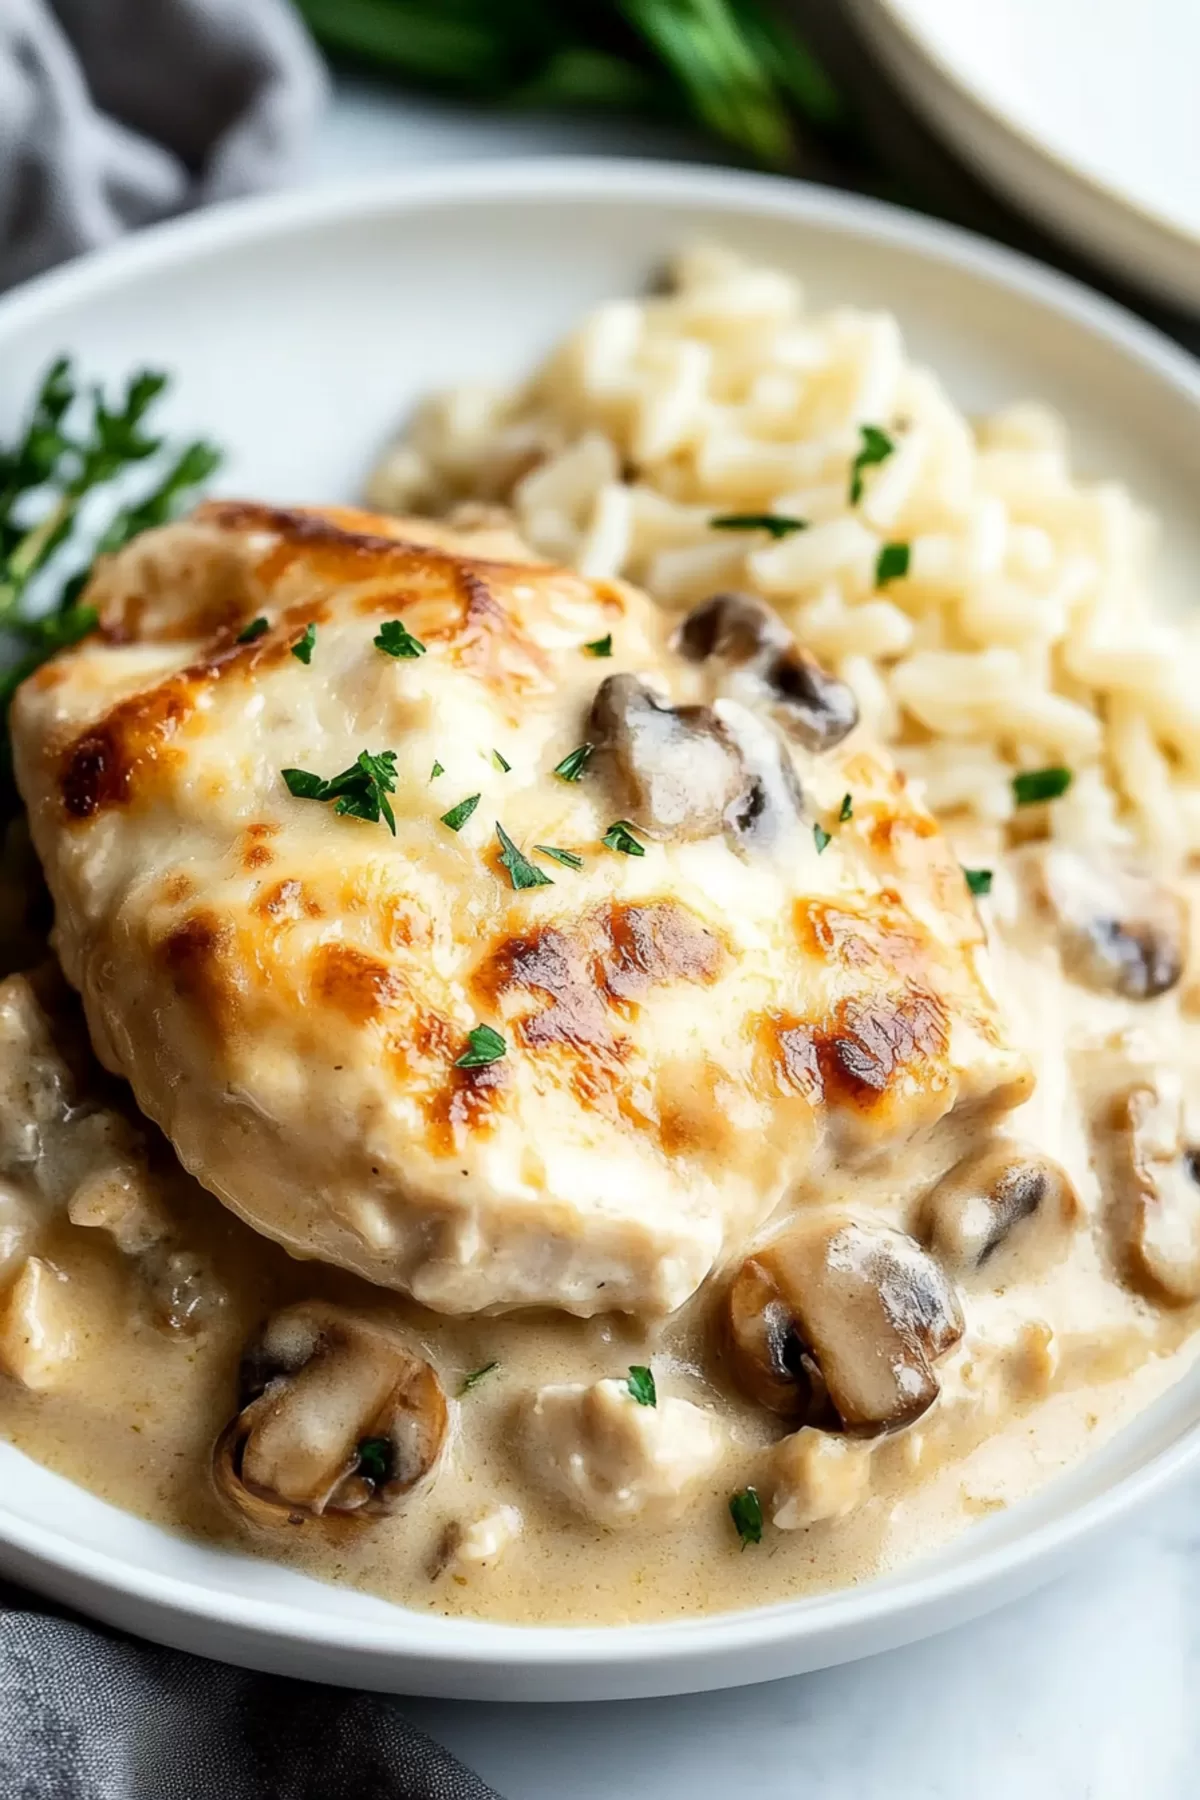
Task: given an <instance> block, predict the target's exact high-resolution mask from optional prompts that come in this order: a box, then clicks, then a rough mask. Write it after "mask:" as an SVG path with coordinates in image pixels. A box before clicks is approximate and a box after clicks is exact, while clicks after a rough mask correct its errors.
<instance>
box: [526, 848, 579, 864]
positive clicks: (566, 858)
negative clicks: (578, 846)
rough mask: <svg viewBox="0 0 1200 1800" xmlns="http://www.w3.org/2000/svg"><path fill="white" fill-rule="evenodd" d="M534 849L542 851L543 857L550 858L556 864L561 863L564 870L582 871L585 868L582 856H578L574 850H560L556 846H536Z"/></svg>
mask: <svg viewBox="0 0 1200 1800" xmlns="http://www.w3.org/2000/svg"><path fill="white" fill-rule="evenodd" d="M533 847H534V849H535V850H540V851H541V853H542V855H543V856H549V857H551V858H552V859H553V860H554V861H555V862H556V863H561V864H562V865H563V868H564V869H582V867H583V858H582V856H576V854H575V852H574V851H573V850H560V849H558V847H557V846H556V845H555V844H535V845H534V846H533Z"/></svg>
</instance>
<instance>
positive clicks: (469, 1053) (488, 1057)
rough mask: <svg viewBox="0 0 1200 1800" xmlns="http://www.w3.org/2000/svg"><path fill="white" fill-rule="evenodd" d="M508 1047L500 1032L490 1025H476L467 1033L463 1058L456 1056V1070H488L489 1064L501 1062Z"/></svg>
mask: <svg viewBox="0 0 1200 1800" xmlns="http://www.w3.org/2000/svg"><path fill="white" fill-rule="evenodd" d="M507 1050H508V1045H507V1044H506V1043H505V1041H504V1039H503V1038H502V1037H501V1036H500V1033H499V1032H498V1031H493V1030H492V1028H491V1026H490V1025H476V1026H475V1028H474V1030H473V1031H468V1033H467V1048H466V1049H465V1050H464V1051H463V1053H462V1055H461V1056H456V1057H455V1059H454V1066H455V1068H456V1069H486V1068H487V1066H488V1064H489V1063H494V1062H499V1061H500V1058H501V1057H502V1056H503V1055H505V1053H506V1052H507Z"/></svg>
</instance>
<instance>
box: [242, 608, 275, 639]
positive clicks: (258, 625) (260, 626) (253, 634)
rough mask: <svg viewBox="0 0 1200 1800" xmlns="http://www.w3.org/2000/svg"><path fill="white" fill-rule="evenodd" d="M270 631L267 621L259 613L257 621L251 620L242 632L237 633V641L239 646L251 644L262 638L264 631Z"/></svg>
mask: <svg viewBox="0 0 1200 1800" xmlns="http://www.w3.org/2000/svg"><path fill="white" fill-rule="evenodd" d="M270 629H271V627H270V625H269V624H268V622H267V620H266V619H264V618H263V616H262V614H261V613H260V614H259V615H258V618H257V619H251V621H250V623H249V624H248V625H247V626H246V627H245V628H244V630H242V631H239V632H238V634H237V641H238V643H239V644H252V643H253V642H254V640H255V639H256V638H260V637H261V636H262V634H263V632H264V631H270Z"/></svg>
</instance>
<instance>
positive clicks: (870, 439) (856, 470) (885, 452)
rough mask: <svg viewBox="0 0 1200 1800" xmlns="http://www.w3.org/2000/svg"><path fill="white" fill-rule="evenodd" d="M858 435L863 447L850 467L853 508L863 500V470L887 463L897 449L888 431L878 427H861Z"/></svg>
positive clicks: (851, 502)
mask: <svg viewBox="0 0 1200 1800" xmlns="http://www.w3.org/2000/svg"><path fill="white" fill-rule="evenodd" d="M858 435H859V438H860V439H861V444H862V447H861V449H860V450H859V452H858V455H857V456H856V457H855V459H854V461H853V462H852V463H851V465H850V504H851V506H857V505H858V502H859V501H860V500H861V499H862V491H863V479H862V478H863V470H864V469H871V468H874V466H875V464H876V463H883V462H886V461H887V459H888V457H889V456H890V455H891V454H892V451H893V450H894V449H895V448H896V445H895V442H894V441H893V439H892V438H890V437H889V436H888V434H887V432H886V431H880V429H879V427H878V425H860V426H859V428H858Z"/></svg>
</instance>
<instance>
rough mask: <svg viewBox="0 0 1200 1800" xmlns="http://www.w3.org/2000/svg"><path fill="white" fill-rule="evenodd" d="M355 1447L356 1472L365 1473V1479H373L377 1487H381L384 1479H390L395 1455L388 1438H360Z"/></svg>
mask: <svg viewBox="0 0 1200 1800" xmlns="http://www.w3.org/2000/svg"><path fill="white" fill-rule="evenodd" d="M356 1449H357V1455H358V1470H357V1473H358V1474H360V1475H365V1476H366V1478H367V1480H368V1481H373V1482H374V1483H375V1484H376V1486H377V1487H382V1486H383V1484H384V1483H385V1482H386V1481H390V1480H391V1477H392V1468H393V1465H394V1462H395V1456H394V1454H393V1451H392V1440H391V1439H390V1438H385V1437H366V1438H362V1439H361V1440H360V1441H359V1443H358V1445H357V1446H356Z"/></svg>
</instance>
